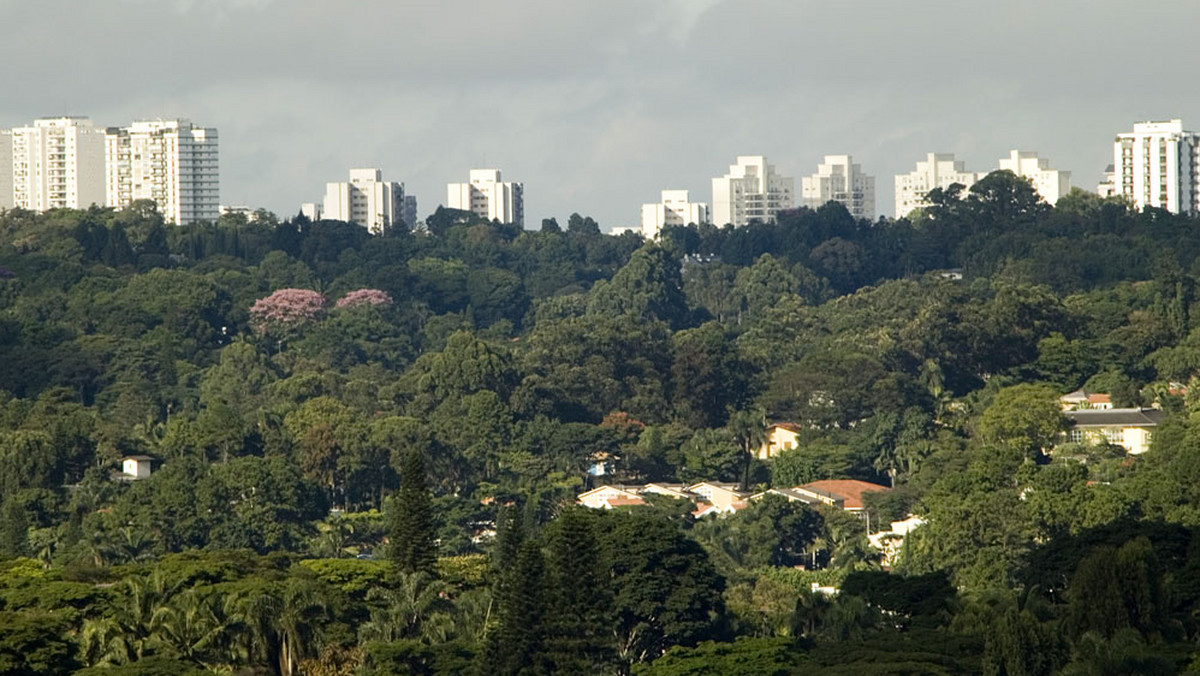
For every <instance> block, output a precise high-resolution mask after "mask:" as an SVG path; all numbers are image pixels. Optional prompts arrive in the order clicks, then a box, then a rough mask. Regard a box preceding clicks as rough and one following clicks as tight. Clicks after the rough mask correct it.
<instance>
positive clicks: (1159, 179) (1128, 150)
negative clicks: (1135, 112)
mask: <svg viewBox="0 0 1200 676" xmlns="http://www.w3.org/2000/svg"><path fill="white" fill-rule="evenodd" d="M1113 168H1114V171H1113V190H1114V192H1115V193H1116V194H1117V195H1122V196H1124V197H1127V198H1128V199H1130V200H1131V201H1132V202H1133V204H1134V205H1135V206H1136V207H1137V208H1139V209H1142V208H1145V207H1157V208H1159V209H1166V210H1167V211H1170V212H1173V213H1177V214H1194V213H1196V212H1197V211H1200V185H1198V182H1200V134H1197V133H1195V132H1190V131H1186V130H1184V128H1183V122H1182V121H1181V120H1168V121H1165V122H1138V123H1136V124H1134V125H1133V131H1132V132H1130V133H1124V134H1117V138H1116V141H1114V142H1113Z"/></svg>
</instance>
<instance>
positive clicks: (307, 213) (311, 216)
mask: <svg viewBox="0 0 1200 676" xmlns="http://www.w3.org/2000/svg"><path fill="white" fill-rule="evenodd" d="M300 213H301V214H303V215H304V217H305V218H307V219H308V220H310V221H319V220H321V217H322V216H324V214H323V213H322V212H321V203H320V202H304V203H303V204H301V205H300Z"/></svg>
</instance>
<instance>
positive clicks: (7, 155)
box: [0, 129, 14, 209]
mask: <svg viewBox="0 0 1200 676" xmlns="http://www.w3.org/2000/svg"><path fill="white" fill-rule="evenodd" d="M12 168H13V162H12V130H9V129H0V209H11V208H13V206H14V205H13V175H12Z"/></svg>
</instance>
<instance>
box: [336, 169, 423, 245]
mask: <svg viewBox="0 0 1200 676" xmlns="http://www.w3.org/2000/svg"><path fill="white" fill-rule="evenodd" d="M403 213H404V184H403V183H396V182H395V181H385V180H383V174H382V172H380V171H379V170H378V169H351V170H350V180H349V181H348V182H343V183H326V184H325V201H324V203H323V204H322V208H321V211H320V217H321V218H326V219H329V220H335V221H349V222H354V223H358V224H359V225H361V226H363V227H364V228H366V229H367V230H369V231H371V232H372V233H373V234H376V235H379V234H382V233H383V232H385V231H386V230H387V229H388V228H391V227H392V226H394V225H398V224H399V223H400V222H402V221H403ZM409 225H410V226H411V225H412V224H409Z"/></svg>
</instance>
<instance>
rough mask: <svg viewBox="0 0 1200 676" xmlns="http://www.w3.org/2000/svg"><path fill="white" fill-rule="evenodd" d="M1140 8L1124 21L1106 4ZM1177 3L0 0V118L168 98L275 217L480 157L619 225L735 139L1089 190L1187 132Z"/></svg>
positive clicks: (108, 117)
mask: <svg viewBox="0 0 1200 676" xmlns="http://www.w3.org/2000/svg"><path fill="white" fill-rule="evenodd" d="M1135 11H1136V13H1137V14H1138V15H1139V16H1145V17H1153V20H1149V19H1147V20H1135V18H1134V17H1133V16H1132V13H1134V12H1135ZM1198 19H1200V5H1195V4H1193V3H1178V2H1166V1H1165V0H1163V1H1151V2H1143V3H1140V4H1139V5H1138V6H1137V8H1136V10H1134V9H1133V8H1131V7H1130V6H1129V5H1128V4H1127V3H1121V2H1116V1H1115V0H1099V1H1091V2H1084V1H1082V0H1058V1H1056V2H1054V3H1047V2H1035V1H1033V0H1009V1H1007V2H992V3H982V2H937V1H934V0H911V1H907V2H898V1H896V0H889V1H882V0H862V1H857V2H838V3H831V2H816V1H814V0H724V1H720V0H605V1H604V2H582V1H578V0H557V1H555V0H510V1H509V2H505V3H497V2H470V1H467V0H447V1H444V2H412V1H410V2H396V1H395V0H356V2H353V3H331V2H317V1H315V0H313V1H309V0H97V1H91V2H89V1H85V0H39V1H38V2H30V1H28V0H0V26H3V29H2V30H3V38H2V39H0V81H3V82H4V83H5V85H6V95H5V96H4V97H3V98H2V99H0V126H13V125H19V124H24V123H26V122H27V121H29V120H30V119H32V118H34V117H39V116H44V115H57V114H65V113H71V114H86V115H90V116H91V117H92V118H93V119H95V120H96V121H97V122H98V123H100V124H121V123H125V122H127V121H129V120H132V119H134V118H141V117H153V116H186V117H190V118H192V119H193V120H195V121H197V122H199V123H203V124H207V125H212V126H216V127H218V128H219V129H220V132H221V143H222V148H221V153H222V156H221V160H222V198H223V201H225V202H229V203H248V204H251V205H254V206H259V205H261V206H265V207H267V208H269V209H272V210H275V211H277V212H279V213H281V214H283V215H290V214H292V213H295V211H296V209H297V207H298V205H299V203H300V202H302V201H309V200H314V199H317V198H318V197H319V196H320V195H321V193H322V191H323V185H324V183H325V182H326V181H330V180H339V179H341V177H343V176H344V175H345V172H346V170H347V169H349V168H350V167H351V166H363V165H367V166H379V167H381V168H383V169H384V171H385V175H387V176H389V177H391V178H393V179H395V180H402V181H404V182H405V183H406V184H407V185H408V188H409V190H410V191H411V192H414V193H416V194H417V196H418V198H419V199H420V202H421V211H422V213H428V212H429V211H432V209H433V208H435V207H436V206H437V205H438V204H439V203H441V202H442V201H444V198H445V183H446V182H448V181H457V180H462V179H463V178H464V177H465V176H466V172H467V170H468V169H470V168H471V167H478V166H483V165H488V166H497V167H500V168H502V169H503V170H504V173H505V176H506V177H507V178H510V179H514V180H522V181H524V182H525V184H526V195H527V197H526V199H527V220H528V222H529V223H530V224H534V225H535V224H536V223H537V222H538V220H539V219H540V218H542V217H545V216H557V217H559V218H560V219H561V218H563V217H565V216H566V215H567V214H569V213H570V212H571V211H579V212H582V213H586V214H591V215H594V216H595V217H596V218H597V219H598V220H600V221H601V223H602V224H603V225H604V226H605V227H611V226H616V225H629V224H633V223H634V222H635V221H636V218H637V214H638V207H639V205H640V204H641V203H642V202H644V201H651V200H653V199H655V197H656V196H657V193H658V191H659V190H660V189H662V188H667V187H678V188H688V189H691V190H692V191H693V199H703V200H705V201H707V200H709V199H710V195H709V190H710V188H709V179H710V178H711V177H712V176H715V175H719V174H721V173H723V172H724V170H725V167H726V166H727V165H728V164H730V163H731V162H732V161H733V158H734V156H735V155H737V154H758V153H762V154H766V155H768V157H769V158H770V159H771V161H772V162H773V163H775V164H776V165H777V166H778V167H779V168H780V169H781V170H783V171H785V172H788V173H790V174H792V175H794V176H797V177H799V176H800V175H801V174H803V173H807V172H812V171H813V170H814V169H815V166H816V164H817V162H818V161H819V160H820V157H821V155H823V154H832V153H844V152H849V153H852V154H854V155H855V157H856V160H857V161H859V162H861V163H862V164H863V165H864V168H865V169H866V170H867V171H868V172H870V173H874V174H875V175H876V176H877V177H878V182H879V186H880V196H879V205H878V208H879V210H880V211H881V212H882V213H889V212H890V186H891V176H892V175H893V174H894V173H897V172H901V171H907V170H909V169H910V168H911V167H912V165H913V163H914V162H915V161H916V160H917V159H919V158H920V157H921V156H923V154H924V153H926V152H930V151H942V152H955V153H958V154H959V157H960V159H963V160H965V161H966V162H967V164H968V167H969V168H972V169H975V170H984V169H988V168H992V167H994V166H995V163H996V160H997V159H998V158H999V157H1000V155H1002V154H1005V153H1006V152H1007V150H1008V149H1010V148H1014V147H1020V148H1022V149H1029V150H1037V151H1039V152H1040V153H1041V154H1042V155H1043V156H1044V157H1047V158H1049V159H1050V160H1051V161H1052V162H1053V164H1054V165H1055V166H1056V167H1059V168H1063V169H1070V170H1072V171H1073V172H1074V177H1075V182H1076V184H1079V185H1083V186H1084V187H1093V184H1094V182H1095V181H1096V180H1097V179H1098V178H1099V174H1100V171H1101V170H1102V169H1103V167H1104V165H1105V164H1107V163H1108V161H1110V160H1109V159H1108V155H1109V153H1110V147H1111V146H1110V143H1111V140H1112V136H1113V135H1114V134H1115V133H1116V132H1118V131H1121V130H1124V129H1127V128H1128V127H1129V126H1130V124H1131V123H1132V122H1133V121H1134V120H1137V119H1150V118H1167V117H1183V118H1184V121H1185V123H1188V124H1189V126H1191V127H1192V128H1200V106H1198V105H1197V104H1198V103H1200V101H1198V98H1200V94H1197V93H1196V92H1195V91H1194V88H1193V87H1191V86H1190V85H1189V83H1190V81H1191V80H1192V79H1194V77H1193V73H1194V72H1195V71H1196V66H1197V65H1198V63H1197V62H1198V61H1200V56H1197V54H1196V53H1195V50H1194V49H1192V48H1191V45H1192V44H1193V43H1194V41H1193V39H1192V36H1191V32H1192V27H1193V26H1195V25H1197V24H1198V21H1197V20H1198Z"/></svg>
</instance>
